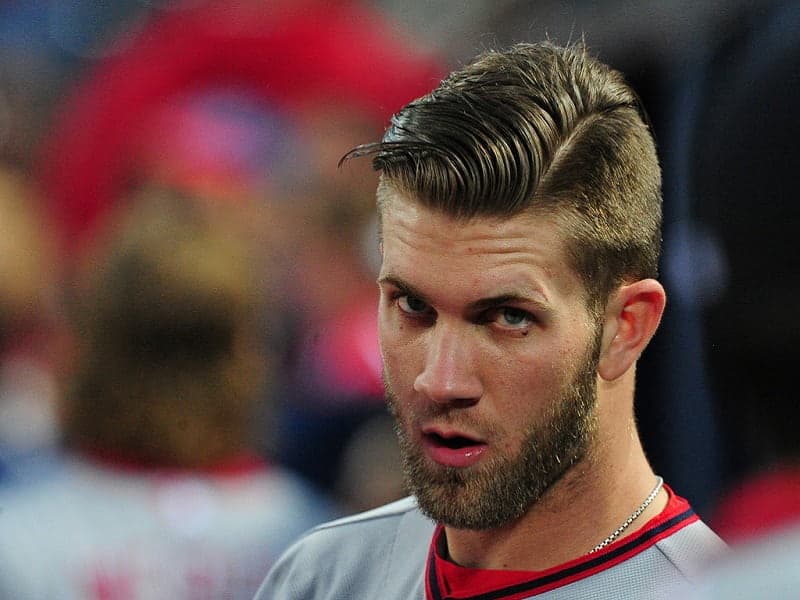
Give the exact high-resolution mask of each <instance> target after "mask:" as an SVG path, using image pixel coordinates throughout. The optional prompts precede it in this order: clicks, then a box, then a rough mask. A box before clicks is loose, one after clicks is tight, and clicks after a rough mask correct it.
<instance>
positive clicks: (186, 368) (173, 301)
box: [65, 191, 266, 468]
mask: <svg viewBox="0 0 800 600" xmlns="http://www.w3.org/2000/svg"><path fill="white" fill-rule="evenodd" d="M212 208H213V207H210V206H203V205H201V201H200V200H199V199H197V198H187V197H184V196H178V195H175V194H172V193H168V192H156V193H154V192H152V191H148V192H145V194H144V196H143V197H142V198H137V199H135V200H134V201H133V203H132V206H131V208H129V209H128V211H129V212H128V213H127V214H126V215H125V217H124V219H123V222H122V224H121V226H120V227H119V228H118V229H115V230H114V231H113V232H112V233H111V234H110V236H109V242H108V244H107V247H105V246H101V248H100V251H99V252H96V253H95V255H94V256H96V257H99V259H98V260H96V264H94V265H93V266H92V271H91V272H90V274H89V277H88V283H87V284H86V285H85V287H84V289H82V290H81V291H80V292H79V293H78V295H77V299H76V303H77V304H76V307H75V315H76V321H77V322H76V325H77V326H78V332H79V334H80V336H81V339H80V344H81V352H80V354H79V358H78V364H77V368H76V370H75V375H74V380H73V381H72V385H71V389H70V390H69V393H68V396H67V409H66V415H65V432H66V437H67V442H68V443H69V444H70V445H71V446H73V447H77V448H82V449H88V450H92V451H99V452H101V453H112V454H117V455H120V456H122V457H123V458H126V459H134V460H137V461H140V462H145V463H150V464H155V465H163V466H174V467H183V468H194V467H203V466H209V465H213V464H215V463H217V462H220V461H222V460H225V459H227V458H230V457H231V456H234V455H236V454H237V453H240V452H242V451H244V450H246V449H248V447H249V446H251V445H252V444H251V442H252V440H251V439H250V438H251V434H252V431H251V430H250V425H249V423H250V422H251V420H252V418H253V416H254V407H255V402H256V401H257V400H259V399H260V398H261V394H262V392H263V391H264V390H263V384H264V382H265V378H264V375H265V372H264V368H265V364H264V363H265V360H266V356H265V351H264V348H263V346H262V342H263V339H262V336H263V328H262V326H261V318H262V315H261V311H262V310H263V306H262V305H263V297H264V293H263V291H262V289H261V287H260V283H259V280H260V279H261V275H262V273H260V272H257V271H256V269H255V266H254V265H255V264H256V263H255V262H254V256H253V254H252V252H251V249H250V247H249V244H248V243H247V242H246V241H245V238H246V236H244V235H242V232H241V231H240V229H239V228H237V227H235V226H234V225H235V224H234V223H232V222H228V221H226V220H225V219H224V217H225V214H224V213H223V212H222V211H220V210H218V211H215V212H213V211H211V209H212Z"/></svg>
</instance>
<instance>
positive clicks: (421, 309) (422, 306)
mask: <svg viewBox="0 0 800 600" xmlns="http://www.w3.org/2000/svg"><path fill="white" fill-rule="evenodd" d="M397 306H398V307H399V308H400V310H402V311H403V312H404V313H406V314H408V315H412V316H413V315H424V314H425V313H427V312H428V311H429V310H430V307H429V306H428V305H427V303H425V302H423V301H422V300H420V299H419V298H417V297H415V296H410V295H408V294H400V295H399V296H397Z"/></svg>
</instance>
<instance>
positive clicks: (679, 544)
mask: <svg viewBox="0 0 800 600" xmlns="http://www.w3.org/2000/svg"><path fill="white" fill-rule="evenodd" d="M657 548H658V549H659V551H660V552H661V553H662V554H663V555H664V556H665V557H666V558H667V559H668V560H669V561H670V563H672V565H673V566H674V567H675V568H676V569H677V570H678V571H679V572H680V573H681V575H682V576H683V578H684V579H686V580H687V581H690V582H691V581H695V580H697V578H698V577H699V575H700V574H701V573H703V572H704V571H705V570H706V569H707V568H708V566H709V565H711V564H713V563H715V562H716V561H717V560H719V559H720V558H721V557H723V556H725V555H726V554H727V553H728V551H729V549H728V546H727V544H725V542H724V541H722V539H721V538H720V537H719V536H718V535H717V534H716V533H714V532H713V531H712V530H711V528H710V527H709V526H708V525H706V524H705V523H704V522H703V521H700V520H697V521H694V522H693V523H691V524H689V525H687V526H686V527H684V528H682V529H681V530H679V531H677V532H675V533H674V534H672V535H670V536H669V537H666V538H664V539H663V540H660V541H659V542H658V544H657Z"/></svg>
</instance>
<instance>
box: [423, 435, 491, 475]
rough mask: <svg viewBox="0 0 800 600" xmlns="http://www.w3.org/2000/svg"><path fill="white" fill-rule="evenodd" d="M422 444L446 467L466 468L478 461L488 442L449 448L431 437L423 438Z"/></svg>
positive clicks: (427, 451) (430, 454)
mask: <svg viewBox="0 0 800 600" xmlns="http://www.w3.org/2000/svg"><path fill="white" fill-rule="evenodd" d="M422 445H423V447H424V448H425V452H426V453H427V454H428V456H430V457H431V458H432V459H433V460H434V461H435V462H437V463H439V464H440V465H443V466H445V467H456V468H464V467H470V466H472V465H474V464H475V463H477V462H478V461H479V460H480V459H481V456H482V455H483V453H484V452H485V451H486V448H487V446H486V444H475V445H474V446H464V447H463V448H457V449H454V448H448V447H447V446H443V445H441V444H439V443H437V442H435V441H434V440H433V439H431V438H430V437H427V436H425V437H423V438H422Z"/></svg>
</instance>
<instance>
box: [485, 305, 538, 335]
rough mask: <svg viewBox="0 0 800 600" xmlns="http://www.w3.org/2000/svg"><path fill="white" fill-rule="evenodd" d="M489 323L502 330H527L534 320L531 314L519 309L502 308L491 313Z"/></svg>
mask: <svg viewBox="0 0 800 600" xmlns="http://www.w3.org/2000/svg"><path fill="white" fill-rule="evenodd" d="M489 320H490V321H492V322H494V323H496V324H497V325H498V326H499V327H501V328H503V329H515V330H518V329H527V328H528V327H530V326H531V325H532V324H533V323H534V321H535V319H534V317H533V315H532V314H531V313H529V312H528V311H526V310H522V309H521V308H514V307H512V306H504V307H501V308H497V309H495V310H494V311H492V314H491V315H490V319H489Z"/></svg>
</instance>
